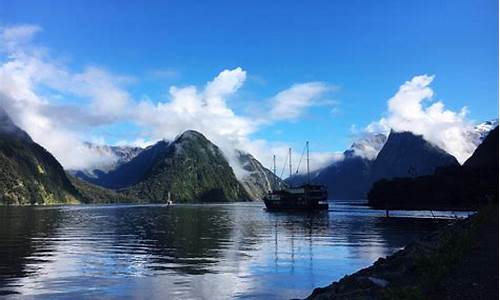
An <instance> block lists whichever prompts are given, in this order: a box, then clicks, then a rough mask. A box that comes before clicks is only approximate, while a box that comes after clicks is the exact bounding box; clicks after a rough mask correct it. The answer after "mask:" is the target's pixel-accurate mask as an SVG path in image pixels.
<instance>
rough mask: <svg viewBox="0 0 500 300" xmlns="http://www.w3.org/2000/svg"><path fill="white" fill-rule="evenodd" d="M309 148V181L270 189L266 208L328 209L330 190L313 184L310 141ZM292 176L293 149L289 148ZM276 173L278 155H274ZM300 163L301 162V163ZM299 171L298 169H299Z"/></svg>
mask: <svg viewBox="0 0 500 300" xmlns="http://www.w3.org/2000/svg"><path fill="white" fill-rule="evenodd" d="M306 150H307V183H304V184H302V185H300V186H283V187H280V188H278V189H275V190H272V191H269V192H268V193H267V195H266V196H265V197H264V199H263V200H264V204H265V205H266V209H267V210H270V211H315V210H327V209H328V202H327V199H328V190H327V188H326V186H324V185H316V184H311V182H310V181H311V180H310V175H309V142H307V143H306ZM288 159H289V167H290V176H291V175H292V150H291V149H288ZM273 162H274V168H273V170H274V175H276V156H274V157H273ZM299 165H300V163H299ZM297 171H298V169H297Z"/></svg>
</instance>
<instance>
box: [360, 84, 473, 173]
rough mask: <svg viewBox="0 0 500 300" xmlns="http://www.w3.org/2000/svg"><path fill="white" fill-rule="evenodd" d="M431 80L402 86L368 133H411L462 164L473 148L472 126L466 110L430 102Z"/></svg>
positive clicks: (431, 94)
mask: <svg viewBox="0 0 500 300" xmlns="http://www.w3.org/2000/svg"><path fill="white" fill-rule="evenodd" d="M433 80H434V76H428V75H421V76H415V77H413V78H412V79H411V80H410V81H407V82H405V83H404V84H403V85H402V86H401V87H400V88H399V90H398V92H397V93H396V94H395V95H394V96H393V97H392V98H391V99H389V101H388V111H387V116H386V117H384V118H382V119H380V120H379V121H377V122H374V123H371V124H370V125H369V126H368V127H367V130H368V131H369V132H378V131H383V132H388V131H389V129H390V128H392V129H394V130H396V131H411V132H413V133H415V134H420V135H423V137H424V138H425V139H426V140H428V141H429V142H431V143H434V144H435V145H437V146H439V147H440V148H442V149H444V150H446V151H447V152H448V153H451V154H452V155H454V156H455V157H456V158H457V160H458V161H459V162H460V163H463V162H464V161H465V160H466V159H467V158H468V157H469V156H470V155H472V153H473V152H474V150H475V148H476V146H477V145H476V144H475V143H474V141H473V139H471V138H470V134H471V132H473V131H474V128H473V124H472V123H471V122H470V121H469V120H468V119H467V108H466V107H464V108H462V109H461V110H460V111H458V112H455V111H452V110H449V109H446V108H445V106H444V104H443V103H442V102H441V101H434V100H433V99H432V97H433V95H434V92H433V90H432V89H431V88H430V87H429V85H430V84H431V83H432V81H433Z"/></svg>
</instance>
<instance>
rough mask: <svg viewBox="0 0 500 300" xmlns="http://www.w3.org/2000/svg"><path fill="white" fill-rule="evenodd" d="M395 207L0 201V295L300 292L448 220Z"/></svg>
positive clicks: (230, 295)
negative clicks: (290, 209)
mask: <svg viewBox="0 0 500 300" xmlns="http://www.w3.org/2000/svg"><path fill="white" fill-rule="evenodd" d="M394 215H396V216H399V217H396V218H389V219H387V218H384V217H383V216H384V212H382V211H376V210H371V209H369V208H367V207H364V206H354V205H350V204H349V203H342V202H336V203H334V204H333V205H332V206H331V209H330V211H329V212H324V213H320V214H316V215H308V214H284V213H269V212H266V211H265V210H263V204H262V203H249V204H224V205H222V204H221V205H176V206H172V207H163V206H154V205H152V206H140V205H135V206H133V205H123V206H63V207H0V295H6V294H7V295H8V294H20V295H23V296H30V297H37V298H51V299H53V298H72V299H77V298H88V297H106V298H137V297H141V298H161V299H165V298H176V297H177V298H200V299H219V298H222V299H225V298H234V297H240V298H246V297H249V298H255V297H261V298H266V299H273V298H274V299H286V298H294V297H295V298H297V297H305V296H307V295H308V294H310V292H311V291H312V290H313V289H314V288H315V287H319V286H324V285H327V284H329V283H330V282H331V281H334V280H338V279H339V278H341V277H343V276H344V275H346V274H349V273H352V272H354V271H356V270H357V269H360V268H362V267H366V266H368V265H370V264H371V263H373V261H375V260H376V259H377V258H378V257H380V256H386V255H389V254H391V253H393V252H395V251H396V250H398V249H399V248H401V247H403V246H404V245H405V244H407V243H408V242H410V241H412V240H414V239H416V238H418V237H419V236H422V235H423V234H426V233H428V232H430V231H432V230H434V229H435V228H437V227H438V226H439V225H440V224H443V223H444V222H448V221H447V220H445V219H431V218H427V217H429V216H430V214H429V212H404V213H394ZM403 215H406V217H403ZM451 215H454V214H451ZM463 215H464V214H463V213H462V216H463ZM448 216H450V214H448Z"/></svg>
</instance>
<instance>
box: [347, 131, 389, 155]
mask: <svg viewBox="0 0 500 300" xmlns="http://www.w3.org/2000/svg"><path fill="white" fill-rule="evenodd" d="M386 141H387V136H386V135H385V134H381V133H375V134H366V135H364V136H363V137H361V138H359V139H358V140H356V141H355V142H354V143H352V145H351V148H350V149H349V150H347V151H349V152H352V153H351V154H352V155H355V156H360V157H363V158H366V159H370V160H373V159H375V158H376V157H377V155H378V153H379V152H380V150H381V149H382V147H384V145H385V142H386ZM344 154H345V153H344Z"/></svg>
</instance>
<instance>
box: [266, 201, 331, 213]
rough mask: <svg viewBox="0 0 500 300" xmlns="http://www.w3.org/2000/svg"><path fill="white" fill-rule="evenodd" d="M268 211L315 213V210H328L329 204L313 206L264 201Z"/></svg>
mask: <svg viewBox="0 0 500 300" xmlns="http://www.w3.org/2000/svg"><path fill="white" fill-rule="evenodd" d="M264 203H265V204H266V209H267V210H271V211H313V210H328V203H313V204H297V203H288V202H279V203H276V202H275V201H274V202H271V201H269V200H267V199H264Z"/></svg>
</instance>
